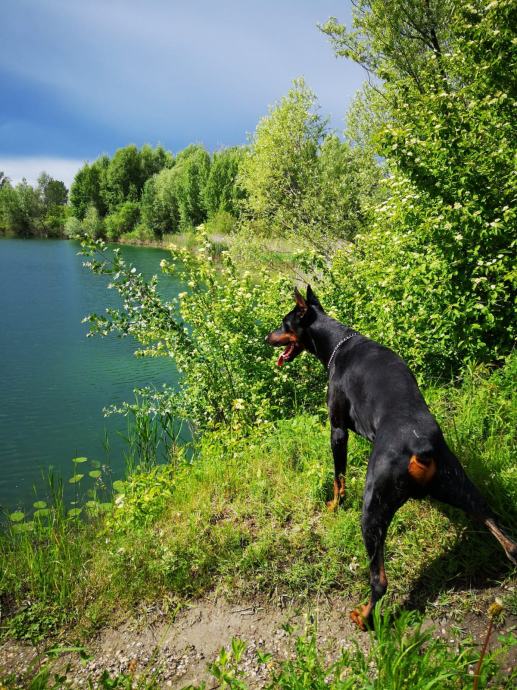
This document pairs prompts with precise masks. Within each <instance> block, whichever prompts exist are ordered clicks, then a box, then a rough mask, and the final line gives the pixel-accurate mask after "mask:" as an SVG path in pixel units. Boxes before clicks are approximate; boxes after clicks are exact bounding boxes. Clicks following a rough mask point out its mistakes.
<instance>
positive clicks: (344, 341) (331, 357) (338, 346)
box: [327, 333, 359, 371]
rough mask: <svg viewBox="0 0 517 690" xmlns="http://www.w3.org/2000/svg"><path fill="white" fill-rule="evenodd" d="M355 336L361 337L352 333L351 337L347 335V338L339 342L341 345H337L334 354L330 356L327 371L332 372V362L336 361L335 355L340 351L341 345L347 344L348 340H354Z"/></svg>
mask: <svg viewBox="0 0 517 690" xmlns="http://www.w3.org/2000/svg"><path fill="white" fill-rule="evenodd" d="M354 335H359V334H358V333H351V334H350V335H347V336H346V337H345V338H342V339H341V340H340V341H339V343H338V344H337V345H336V347H335V348H334V349H333V350H332V354H331V355H330V359H329V363H328V364H327V371H329V370H330V365H331V364H332V360H333V359H334V357H335V354H336V352H337V351H338V350H339V348H340V347H341V345H343V343H346V341H347V340H350V338H353V337H354Z"/></svg>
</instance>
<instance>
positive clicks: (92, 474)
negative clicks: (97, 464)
mask: <svg viewBox="0 0 517 690" xmlns="http://www.w3.org/2000/svg"><path fill="white" fill-rule="evenodd" d="M101 474H102V472H101V471H100V470H91V471H90V472H88V476H90V477H91V478H92V479H98V478H99V477H100V476H101Z"/></svg>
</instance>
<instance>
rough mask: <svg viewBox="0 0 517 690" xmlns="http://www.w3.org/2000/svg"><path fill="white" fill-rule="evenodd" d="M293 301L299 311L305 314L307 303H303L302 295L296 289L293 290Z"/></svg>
mask: <svg viewBox="0 0 517 690" xmlns="http://www.w3.org/2000/svg"><path fill="white" fill-rule="evenodd" d="M294 299H295V302H296V304H297V305H298V306H299V307H300V309H301V310H302V311H303V312H306V311H307V309H308V306H307V302H306V301H305V298H304V296H303V295H302V293H301V292H300V291H299V290H298V288H297V287H295V288H294Z"/></svg>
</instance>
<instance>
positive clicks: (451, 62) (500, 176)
mask: <svg viewBox="0 0 517 690" xmlns="http://www.w3.org/2000/svg"><path fill="white" fill-rule="evenodd" d="M422 8H424V9H425V12H424V14H422V12H423V10H422ZM515 12H516V10H515V4H514V3H512V2H510V0H494V1H493V2H490V3H488V4H486V3H484V2H481V1H478V0H476V1H473V2H470V3H468V4H460V3H445V4H443V5H442V4H440V5H439V4H438V3H436V4H435V3H432V2H430V1H429V2H427V1H426V2H424V3H408V2H403V1H402V0H398V1H397V2H395V1H393V2H392V1H390V2H385V1H384V0H382V2H381V1H380V0H379V1H375V2H373V1H372V2H368V3H366V2H359V3H358V4H357V9H356V14H355V18H354V22H355V26H356V27H359V29H360V31H361V36H360V37H359V38H358V36H357V34H356V33H354V32H353V31H352V32H350V31H348V30H347V29H346V28H345V27H340V26H338V25H337V24H334V25H333V26H330V27H329V26H328V25H327V26H326V30H327V32H328V33H329V34H330V35H331V36H332V38H333V40H334V45H335V47H336V49H337V50H338V52H340V53H342V54H346V55H348V56H350V57H352V58H354V59H356V60H358V61H359V62H360V63H361V64H364V65H365V66H366V67H367V68H368V69H369V70H371V71H373V72H374V75H375V77H376V79H377V81H376V83H375V84H374V88H372V87H370V89H369V92H367V93H366V96H365V97H366V98H368V97H369V96H370V95H371V94H372V93H374V94H375V95H376V99H377V100H376V101H375V102H373V101H370V103H369V106H370V112H374V113H375V117H374V118H372V119H371V120H370V122H372V123H373V124H374V131H373V136H372V137H371V142H370V143H371V145H372V146H373V147H374V148H375V150H376V152H377V154H379V155H381V156H383V157H384V158H385V159H386V162H387V170H388V172H389V177H388V178H387V180H386V187H387V189H388V192H389V196H388V198H387V200H386V201H385V202H384V203H382V204H381V205H380V206H379V207H378V208H377V209H376V211H375V214H374V223H373V224H372V228H371V232H370V233H369V234H368V235H364V236H363V237H361V238H358V241H357V243H356V246H355V248H354V251H353V252H352V251H351V252H350V253H349V254H348V255H347V256H345V255H342V256H340V257H339V259H338V261H337V263H336V265H338V266H339V269H338V270H337V271H336V274H335V278H336V284H337V285H339V289H340V293H341V294H342V295H343V297H342V299H343V308H344V309H345V303H348V305H349V306H348V307H346V309H347V311H348V316H349V317H350V318H351V320H352V322H353V323H354V324H355V325H357V326H358V327H360V328H361V327H362V328H364V329H365V331H366V332H368V333H369V334H370V335H372V336H374V337H376V336H377V337H381V338H382V339H383V340H384V341H385V342H387V343H392V344H393V345H395V346H396V347H397V348H398V349H399V350H400V351H402V352H404V353H405V355H406V356H408V357H409V358H411V359H412V360H413V362H414V363H416V364H417V366H419V367H420V368H421V369H423V370H425V371H426V372H427V373H428V374H431V375H433V376H443V375H446V376H449V375H450V374H451V373H454V372H455V371H456V370H457V368H458V367H459V366H461V364H462V363H463V362H464V361H465V360H466V359H467V358H470V359H475V360H485V361H486V360H493V359H497V358H502V357H503V356H505V355H506V354H507V353H508V351H509V350H510V348H511V347H512V342H513V333H512V332H513V319H514V311H513V299H512V295H513V294H515V287H516V286H515V270H514V265H513V255H514V252H515V226H516V210H515V204H514V200H515V196H516V194H517V182H516V178H515V174H514V152H515V119H514V112H515V94H516V89H515V77H514V75H515V73H516V70H515V67H516V64H515V62H516V57H515V48H514V41H515V37H514V34H513V31H512V28H511V27H512V26H514V24H515ZM444 13H445V14H444ZM382 17H384V19H383V20H382V23H381V18H382ZM408 17H410V18H411V21H409V19H408ZM415 17H416V19H415ZM404 18H405V19H404ZM402 19H404V21H402ZM424 19H425V21H426V22H427V23H426V24H425V26H424V25H423V24H422V22H423V21H424ZM433 33H434V35H435V38H436V40H435V38H434V37H433ZM411 46H412V47H413V51H414V52H413V54H412V59H413V60H414V64H415V65H417V66H418V74H417V75H415V74H413V72H412V70H411V69H410V67H409V66H408V65H407V61H406V60H404V61H402V62H401V55H403V54H404V51H406V54H407V55H409V52H408V51H409V48H410V47H411ZM399 48H400V50H399ZM363 98H364V96H363ZM379 110H380V112H379ZM359 129H361V128H359ZM365 131H366V128H365V127H363V128H362V134H364V133H365ZM340 275H342V276H346V277H347V278H346V281H345V280H344V279H343V280H340V279H339V276H340ZM352 305H353V313H350V310H351V306H352Z"/></svg>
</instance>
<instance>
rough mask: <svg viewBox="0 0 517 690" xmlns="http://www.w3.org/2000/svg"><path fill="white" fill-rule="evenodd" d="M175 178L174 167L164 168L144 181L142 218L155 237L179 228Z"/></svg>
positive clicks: (176, 175)
mask: <svg viewBox="0 0 517 690" xmlns="http://www.w3.org/2000/svg"><path fill="white" fill-rule="evenodd" d="M177 178H178V170H177V169H176V167H173V168H166V169H164V170H162V171H161V172H160V173H158V174H157V175H154V176H153V177H151V178H149V179H148V180H147V182H146V183H145V186H144V191H143V194H142V220H143V223H144V225H146V226H147V227H148V228H150V229H151V230H152V231H153V233H154V234H155V235H156V236H157V237H161V236H162V235H164V234H165V233H167V232H171V233H173V232H178V230H179V224H180V212H179V203H178V185H177Z"/></svg>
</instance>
